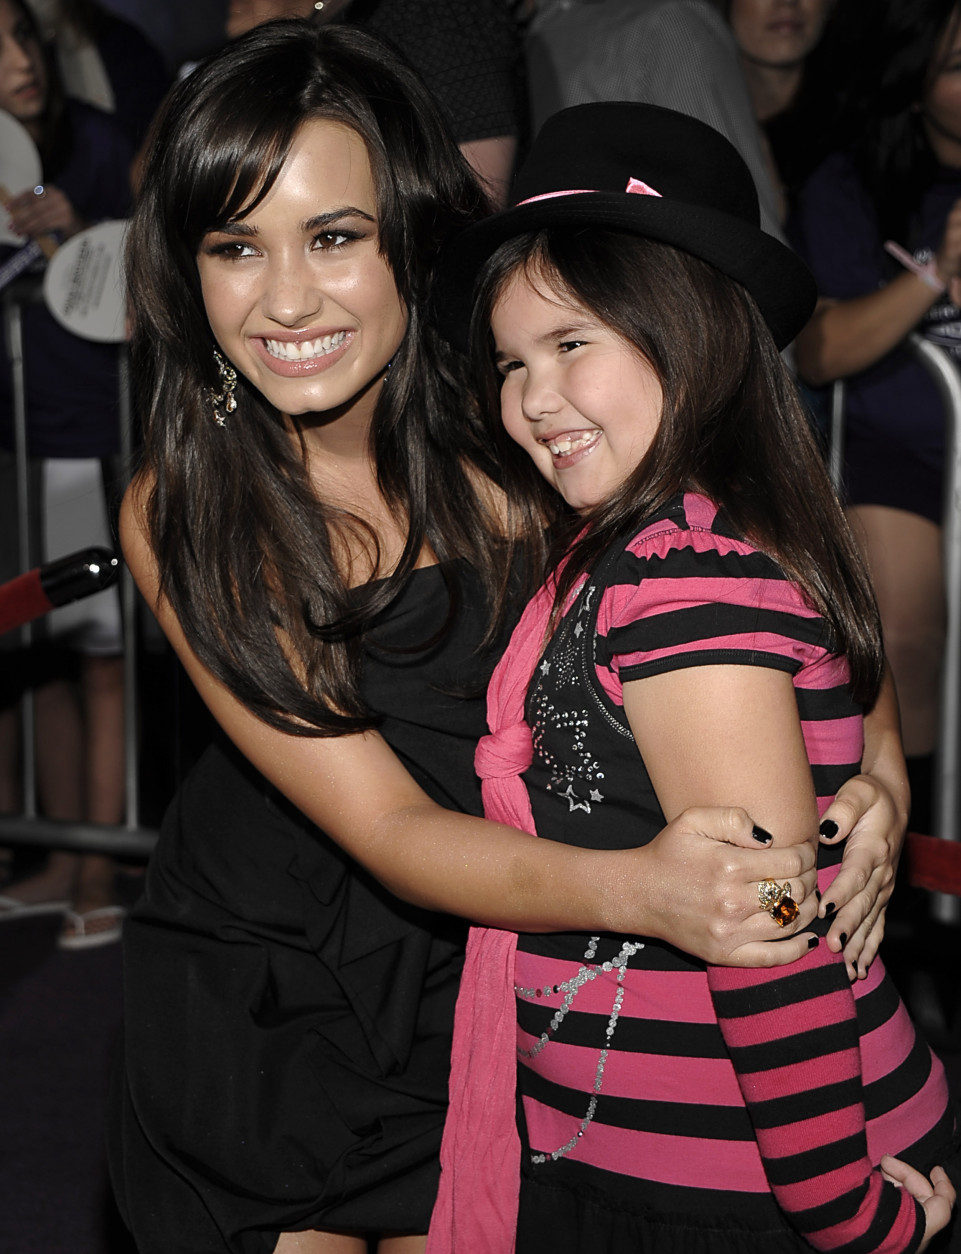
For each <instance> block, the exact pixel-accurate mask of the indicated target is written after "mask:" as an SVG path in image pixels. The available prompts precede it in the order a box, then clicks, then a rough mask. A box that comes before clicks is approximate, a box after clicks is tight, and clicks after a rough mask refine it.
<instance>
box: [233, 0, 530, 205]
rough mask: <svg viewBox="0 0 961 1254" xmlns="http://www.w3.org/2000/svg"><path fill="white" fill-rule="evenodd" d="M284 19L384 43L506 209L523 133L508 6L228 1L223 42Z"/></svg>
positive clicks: (465, 0)
mask: <svg viewBox="0 0 961 1254" xmlns="http://www.w3.org/2000/svg"><path fill="white" fill-rule="evenodd" d="M286 17H311V18H313V20H314V21H316V22H320V23H321V24H327V23H328V22H348V23H350V24H351V25H356V26H362V27H363V28H364V29H366V30H370V31H373V33H374V34H376V35H379V36H380V37H381V38H382V39H386V40H387V42H388V43H390V44H391V45H392V46H393V47H394V48H396V49H397V51H398V52H400V53H401V55H402V56H403V57H405V58H406V60H407V61H408V62H409V63H410V64H411V65H412V66H413V67H414V69H415V70H417V72H418V73H419V74H420V76H421V77H422V78H423V80H424V82H425V83H426V84H427V86H428V87H429V88H430V90H431V91H432V92H433V94H434V98H435V99H436V100H437V102H438V104H439V105H440V108H441V112H442V113H443V114H444V117H445V118H446V120H447V123H448V125H449V126H450V128H451V130H452V132H453V134H454V138H455V139H456V140H457V142H458V144H459V145H460V148H461V151H462V152H463V153H464V156H465V157H466V158H467V160H468V161H469V162H470V165H471V168H472V169H473V170H474V172H475V173H476V174H477V176H478V177H479V178H480V180H481V182H482V183H483V185H484V187H485V188H486V189H487V191H488V193H489V194H490V195H491V197H492V199H493V200H494V202H495V203H496V204H503V203H504V202H505V200H506V197H507V189H508V186H509V184H510V178H511V173H512V171H513V168H514V160H515V157H516V155H517V148H518V140H519V137H520V135H521V133H522V132H523V130H524V126H525V118H524V110H523V108H522V106H521V101H522V99H523V83H522V80H521V77H520V76H521V53H520V46H519V43H518V36H517V31H516V28H515V24H514V21H513V19H512V17H511V14H510V12H509V11H508V7H507V3H506V0H319V2H317V0H230V4H229V7H228V11H227V28H226V29H227V35H228V37H229V38H231V39H235V38H236V37H237V36H238V35H241V34H243V33H244V31H248V30H250V29H251V28H252V27H254V26H257V25H259V24H260V23H261V22H268V21H272V20H274V19H276V18H286Z"/></svg>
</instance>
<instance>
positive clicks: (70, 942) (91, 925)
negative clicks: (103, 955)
mask: <svg viewBox="0 0 961 1254" xmlns="http://www.w3.org/2000/svg"><path fill="white" fill-rule="evenodd" d="M126 917H127V911H126V910H125V909H124V907H123V906H101V907H100V909H99V910H86V911H84V913H83V914H78V913H77V911H76V910H67V912H66V918H65V920H64V930H63V931H62V932H61V933H60V939H59V941H58V942H57V944H58V945H59V946H60V948H61V949H95V948H96V947H97V946H98V945H112V944H113V943H114V941H118V940H120V934H121V932H122V931H123V921H124V919H125V918H126Z"/></svg>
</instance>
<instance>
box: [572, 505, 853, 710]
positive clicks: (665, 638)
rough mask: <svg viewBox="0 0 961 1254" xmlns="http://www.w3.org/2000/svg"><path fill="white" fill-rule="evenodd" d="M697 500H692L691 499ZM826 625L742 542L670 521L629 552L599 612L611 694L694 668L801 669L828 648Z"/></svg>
mask: <svg viewBox="0 0 961 1254" xmlns="http://www.w3.org/2000/svg"><path fill="white" fill-rule="evenodd" d="M688 500H690V498H688ZM827 637H828V630H827V624H826V623H825V622H824V620H823V619H822V618H821V617H820V616H819V615H818V614H817V613H816V612H815V611H814V609H812V607H811V606H810V605H809V604H808V603H807V601H806V600H805V598H804V595H803V593H802V592H801V591H800V589H798V588H797V586H796V585H795V584H793V583H792V582H791V581H790V580H789V579H788V578H787V576H786V574H785V573H784V571H783V570H782V569H781V568H780V566H779V565H778V564H777V563H776V562H775V561H774V560H773V559H772V558H770V557H768V556H767V555H766V554H764V553H761V552H759V551H758V550H757V549H754V548H752V547H751V546H750V545H748V544H746V543H745V542H744V541H741V540H737V539H734V538H732V537H728V536H724V535H719V534H715V533H714V532H713V531H711V530H707V529H702V528H698V527H691V528H689V529H680V528H678V527H676V526H673V525H671V524H664V525H661V526H660V527H656V528H654V529H652V532H650V533H649V532H643V533H641V534H640V535H639V536H637V537H636V538H635V539H634V540H633V541H632V542H631V543H630V544H629V545H628V546H627V547H626V549H625V550H624V552H623V554H622V555H621V557H620V559H619V561H618V564H617V569H616V571H615V573H614V577H613V579H612V580H611V582H610V584H609V586H608V587H607V588H606V589H605V592H604V596H603V600H602V603H601V606H600V608H599V612H598V641H597V651H596V662H597V666H598V670H599V672H600V673H601V676H602V679H604V673H605V672H607V679H608V680H609V682H605V683H604V686H605V688H606V689H607V690H608V691H611V689H612V688H616V687H618V686H619V685H620V684H624V683H626V682H628V681H629V680H633V679H643V678H645V677H647V676H649V675H658V674H663V673H664V672H666V671H671V670H679V669H683V668H686V667H690V666H711V665H725V664H726V665H742V666H765V667H770V668H772V669H775V670H782V671H786V672H787V673H788V674H790V675H792V676H793V675H796V674H797V673H798V672H799V671H800V670H801V669H802V668H803V667H806V666H810V665H813V664H815V663H816V662H818V661H820V660H821V659H822V658H824V657H825V656H826V654H827V642H828V641H827Z"/></svg>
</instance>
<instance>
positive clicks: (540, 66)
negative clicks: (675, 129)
mask: <svg viewBox="0 0 961 1254" xmlns="http://www.w3.org/2000/svg"><path fill="white" fill-rule="evenodd" d="M526 57H527V70H528V82H529V88H530V101H531V122H532V126H533V129H534V130H535V132H536V131H537V130H538V129H539V128H540V126H541V125H542V124H543V122H544V120H545V119H546V118H548V117H549V116H550V115H551V114H553V113H556V112H557V111H558V110H559V109H563V108H567V107H568V106H570V105H575V104H586V103H588V102H591V101H601V100H633V101H641V102H644V103H646V104H655V105H661V106H663V107H664V108H668V109H676V110H677V111H678V112H679V113H686V114H688V116H690V117H695V118H699V119H700V120H701V121H702V122H706V123H707V124H708V126H712V127H713V128H714V129H715V130H716V131H719V132H720V133H721V134H722V135H724V136H725V137H726V138H727V139H729V140H730V141H731V143H732V144H733V145H734V147H735V148H736V149H737V150H738V152H739V153H740V154H741V156H742V157H743V158H744V160H745V161H746V162H747V165H748V168H749V169H750V171H751V175H752V176H753V178H754V184H755V187H756V188H757V193H758V199H759V200H760V204H761V225H762V227H763V228H764V229H765V230H766V231H767V232H769V233H770V234H772V235H774V236H776V237H778V238H780V235H781V225H780V223H781V212H780V210H781V205H780V200H779V197H778V194H777V189H776V187H775V185H774V183H773V181H772V179H771V171H770V162H769V161H768V159H767V157H766V155H765V151H764V147H763V144H762V141H761V135H760V132H759V130H758V124H757V121H756V119H755V116H754V110H753V108H752V105H751V97H750V95H749V94H748V89H747V84H746V83H745V81H744V74H743V71H742V69H741V65H740V60H739V57H738V51H737V45H736V44H735V42H734V38H733V36H732V34H731V31H730V29H729V27H728V26H727V24H726V23H725V21H724V17H723V15H722V14H721V12H720V10H719V9H718V7H717V6H716V5H715V4H713V3H712V2H711V0H536V9H535V11H534V13H533V16H532V17H531V20H530V24H529V26H528V31H527V38H526Z"/></svg>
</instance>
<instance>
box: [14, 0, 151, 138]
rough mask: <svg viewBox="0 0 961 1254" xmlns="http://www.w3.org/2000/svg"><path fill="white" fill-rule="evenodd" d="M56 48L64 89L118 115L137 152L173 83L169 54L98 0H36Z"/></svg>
mask: <svg viewBox="0 0 961 1254" xmlns="http://www.w3.org/2000/svg"><path fill="white" fill-rule="evenodd" d="M30 5H31V7H32V9H33V11H34V12H35V13H36V15H37V17H38V19H39V22H40V27H41V30H42V32H43V35H44V38H45V39H46V40H47V42H49V43H50V44H52V46H53V47H54V49H55V50H56V56H57V63H58V66H59V69H60V75H61V79H62V82H63V86H64V91H65V92H66V93H67V95H68V96H71V97H73V98H74V99H75V100H85V101H86V102H87V103H88V104H92V105H96V107H97V108H98V109H103V110H104V112H106V113H112V114H114V116H115V117H116V119H117V122H118V124H119V125H120V127H121V128H122V130H123V132H124V134H125V135H126V136H127V139H128V140H129V141H130V147H131V149H132V151H133V152H135V153H136V152H137V151H138V150H139V148H140V145H141V144H142V143H143V141H144V138H145V137H146V134H147V130H148V128H149V126H150V123H151V122H152V121H153V117H154V114H155V113H156V112H157V109H158V108H159V106H160V102H161V100H163V98H164V96H165V95H166V92H167V89H168V88H169V86H170V75H169V74H168V72H167V69H166V67H165V66H164V63H163V58H162V57H161V55H160V53H159V52H158V51H157V49H156V48H155V47H154V45H153V44H152V43H151V42H150V40H149V39H147V37H146V35H144V33H143V32H142V31H141V30H140V29H139V27H137V26H135V25H134V24H133V23H132V22H128V21H125V20H124V19H123V18H122V17H119V16H118V15H117V14H116V13H114V12H112V11H111V10H110V9H107V8H105V7H104V6H103V5H102V4H100V3H98V0H30Z"/></svg>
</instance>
